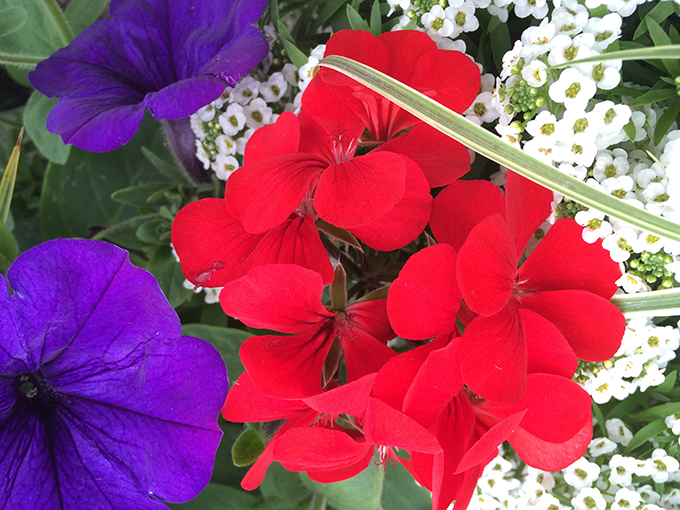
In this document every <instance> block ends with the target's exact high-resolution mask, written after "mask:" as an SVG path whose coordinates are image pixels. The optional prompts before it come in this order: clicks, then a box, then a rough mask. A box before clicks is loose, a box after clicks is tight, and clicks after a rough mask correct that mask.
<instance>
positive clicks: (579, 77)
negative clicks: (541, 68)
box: [548, 68, 597, 110]
mask: <svg viewBox="0 0 680 510" xmlns="http://www.w3.org/2000/svg"><path fill="white" fill-rule="evenodd" d="M595 92H597V86H596V85H595V81H594V80H593V79H592V78H591V77H589V76H585V75H584V74H583V73H581V71H579V70H578V69H573V68H569V69H565V70H564V71H562V74H561V75H560V77H559V79H558V80H557V81H556V82H555V83H553V84H552V85H550V88H549V89H548V95H549V96H550V99H552V100H553V101H555V102H557V103H563V104H564V106H565V107H566V108H567V109H572V108H573V109H577V110H585V109H586V106H588V101H590V100H591V99H592V98H593V96H594V95H595Z"/></svg>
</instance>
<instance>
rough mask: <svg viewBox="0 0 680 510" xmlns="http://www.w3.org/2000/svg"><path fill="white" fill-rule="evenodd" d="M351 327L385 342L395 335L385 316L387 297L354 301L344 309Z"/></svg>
mask: <svg viewBox="0 0 680 510" xmlns="http://www.w3.org/2000/svg"><path fill="white" fill-rule="evenodd" d="M345 313H346V314H347V316H348V320H349V321H350V324H351V328H352V329H354V328H358V329H359V330H362V331H365V332H367V333H368V334H369V335H371V336H372V337H374V338H377V339H378V340H380V341H381V342H382V343H383V344H386V343H387V341H388V340H392V339H393V338H394V337H395V336H397V335H395V334H394V331H392V327H391V326H390V321H389V319H388V318H387V299H371V300H369V301H356V302H354V303H352V304H351V305H349V306H348V307H347V308H346V309H345Z"/></svg>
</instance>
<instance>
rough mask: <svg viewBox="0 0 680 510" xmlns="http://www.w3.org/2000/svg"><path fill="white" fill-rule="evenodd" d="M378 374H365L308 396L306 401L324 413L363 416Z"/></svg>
mask: <svg viewBox="0 0 680 510" xmlns="http://www.w3.org/2000/svg"><path fill="white" fill-rule="evenodd" d="M376 375H377V374H376V373H373V374H368V375H365V376H364V377H362V378H360V379H357V380H356V381H352V382H349V383H347V384H343V385H342V386H338V387H337V388H333V389H332V390H329V391H324V392H323V393H319V394H318V395H314V396H313V397H309V398H306V399H304V403H305V404H307V405H309V407H311V408H312V409H315V410H316V411H318V412H320V413H324V414H351V415H352V416H356V417H362V416H363V415H364V413H365V412H366V406H367V405H368V397H369V394H370V392H371V388H373V382H374V381H375V377H376Z"/></svg>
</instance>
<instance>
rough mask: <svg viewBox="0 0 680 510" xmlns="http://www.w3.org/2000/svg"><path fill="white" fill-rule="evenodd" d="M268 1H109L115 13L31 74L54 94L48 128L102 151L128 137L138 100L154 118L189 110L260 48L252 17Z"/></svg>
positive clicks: (262, 42) (253, 60) (229, 81)
mask: <svg viewBox="0 0 680 510" xmlns="http://www.w3.org/2000/svg"><path fill="white" fill-rule="evenodd" d="M266 4H267V1H266V0H112V1H111V6H110V14H111V16H112V18H113V19H104V20H100V21H97V22H96V23H94V24H93V25H91V26H90V27H88V28H87V29H86V30H85V31H84V32H83V33H82V34H80V35H79V36H78V37H76V39H74V40H73V42H71V44H69V45H68V46H67V47H65V48H62V49H60V50H58V51H57V52H56V53H54V55H52V56H51V57H49V58H48V59H47V60H44V61H43V62H41V63H39V64H38V65H37V67H36V68H35V70H34V71H33V72H31V73H30V74H29V80H30V81H31V84H32V85H33V86H34V87H35V88H36V89H38V90H39V91H40V92H42V93H43V94H44V95H46V96H47V97H60V98H61V100H60V101H59V103H58V104H57V106H56V107H54V109H53V110H52V112H51V113H50V115H49V117H48V119H47V129H48V130H50V131H51V132H53V133H57V134H59V135H61V137H62V138H63V140H64V142H65V143H71V144H73V145H75V146H77V147H80V148H82V149H85V150H89V151H95V152H104V151H109V150H112V149H116V148H118V147H121V146H122V145H124V144H126V143H127V142H128V141H130V139H131V138H132V137H133V135H134V134H135V132H136V131H137V129H138V127H139V124H140V122H141V121H142V117H143V116H144V111H145V109H146V108H149V109H150V110H151V113H152V114H153V116H154V117H155V118H156V119H169V120H177V119H182V118H184V117H188V116H189V115H191V114H192V113H195V112H196V111H197V110H198V109H199V108H201V107H203V106H205V105H207V104H209V103H210V102H211V101H214V100H215V99H217V98H218V97H219V96H220V95H221V94H222V92H224V89H225V87H226V86H227V85H235V84H236V82H237V81H238V80H240V79H241V78H242V77H243V76H245V75H246V74H248V73H249V72H250V71H251V70H252V69H253V68H254V67H255V66H256V65H257V64H258V63H259V62H260V61H262V59H263V58H264V57H265V56H266V55H267V51H268V49H269V46H268V44H267V41H266V39H265V38H264V36H263V35H262V34H261V33H260V31H259V30H258V29H257V28H256V27H254V26H250V25H251V24H252V23H255V22H257V20H258V19H259V17H260V15H261V14H262V12H263V10H264V8H265V6H266ZM192 145H193V140H192Z"/></svg>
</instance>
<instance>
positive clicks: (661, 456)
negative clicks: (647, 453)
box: [649, 448, 680, 483]
mask: <svg viewBox="0 0 680 510" xmlns="http://www.w3.org/2000/svg"><path fill="white" fill-rule="evenodd" d="M649 460H650V464H651V466H652V479H653V480H654V481H655V482H656V483H664V482H666V481H668V478H669V473H672V472H673V471H677V470H678V469H680V463H679V462H678V461H677V460H676V459H674V458H673V457H671V456H670V455H668V454H667V453H666V451H665V450H664V449H663V448H657V449H656V450H654V451H653V452H652V457H651V458H650V459H649Z"/></svg>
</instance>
